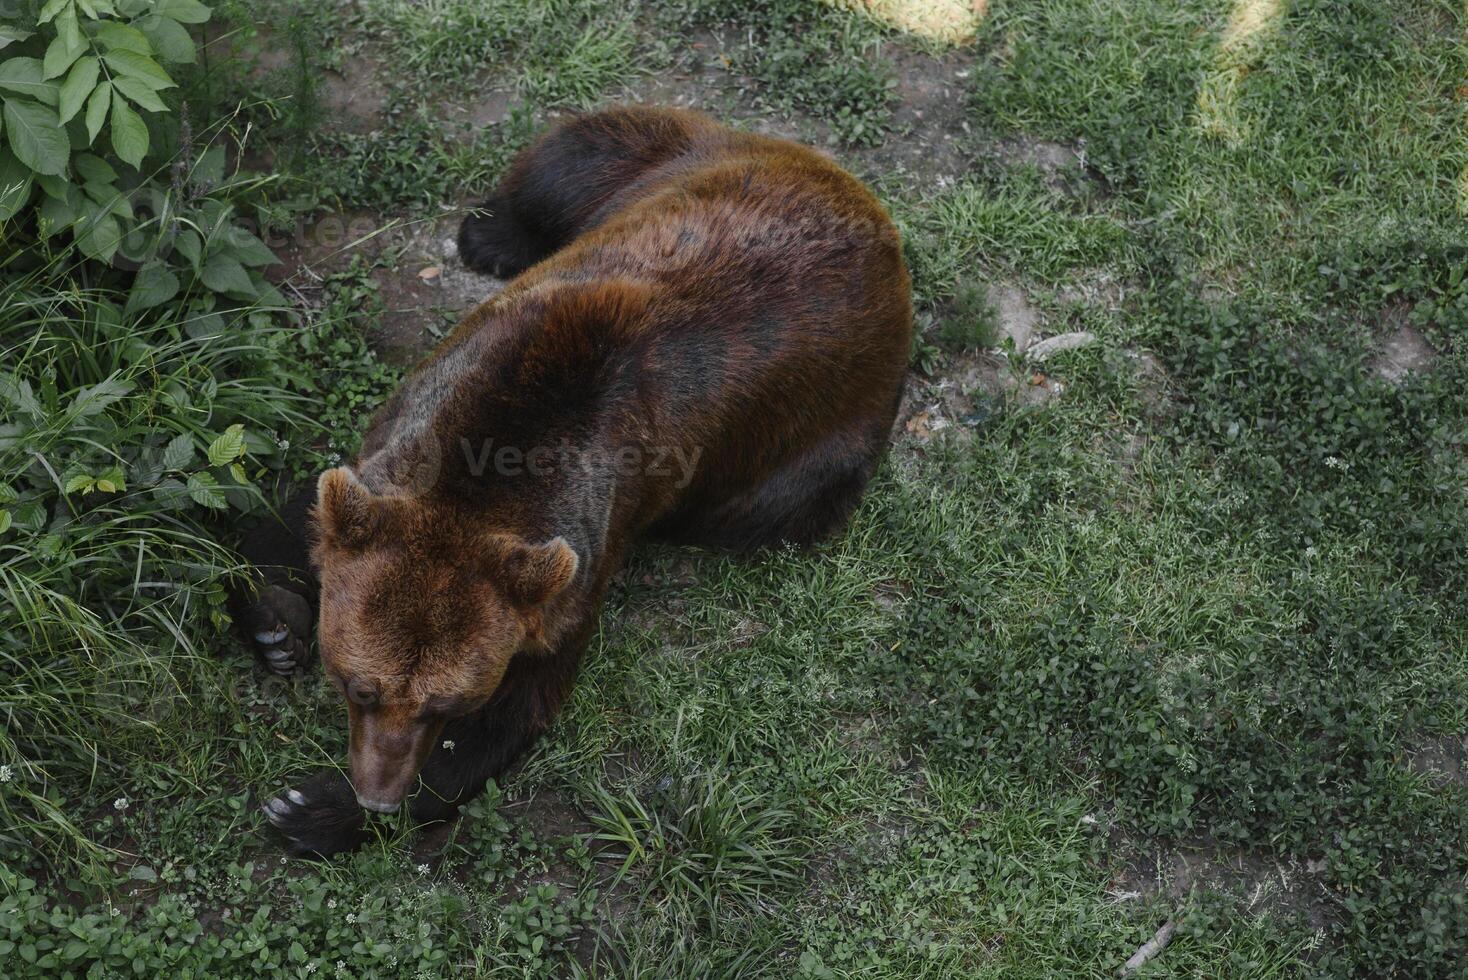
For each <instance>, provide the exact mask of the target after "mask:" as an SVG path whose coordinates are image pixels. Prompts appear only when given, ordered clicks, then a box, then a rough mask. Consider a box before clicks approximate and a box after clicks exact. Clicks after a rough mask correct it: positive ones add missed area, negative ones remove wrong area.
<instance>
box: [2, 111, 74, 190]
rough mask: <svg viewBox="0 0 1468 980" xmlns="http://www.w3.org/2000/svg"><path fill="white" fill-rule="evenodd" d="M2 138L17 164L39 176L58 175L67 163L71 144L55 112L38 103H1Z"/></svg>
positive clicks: (62, 171) (64, 169)
mask: <svg viewBox="0 0 1468 980" xmlns="http://www.w3.org/2000/svg"><path fill="white" fill-rule="evenodd" d="M4 118H5V135H6V136H7V137H8V138H9V140H10V149H11V150H12V151H13V152H14V153H15V155H16V157H17V158H18V159H19V160H20V162H21V163H23V164H25V165H26V166H27V167H30V168H31V169H32V170H34V171H35V172H36V173H40V174H62V173H65V172H66V164H67V162H68V161H69V160H70V159H71V140H69V139H67V138H66V131H65V130H64V129H62V128H61V123H60V122H59V121H58V120H57V118H56V112H55V110H53V109H48V108H46V107H45V106H43V105H41V104H40V103H39V102H29V101H26V100H24V99H11V98H6V100H5V112H4Z"/></svg>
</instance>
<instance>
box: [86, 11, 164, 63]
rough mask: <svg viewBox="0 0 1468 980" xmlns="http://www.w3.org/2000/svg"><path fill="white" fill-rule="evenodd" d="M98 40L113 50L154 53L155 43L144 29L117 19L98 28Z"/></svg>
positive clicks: (142, 53) (150, 54)
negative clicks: (150, 40) (151, 42)
mask: <svg viewBox="0 0 1468 980" xmlns="http://www.w3.org/2000/svg"><path fill="white" fill-rule="evenodd" d="M97 40H99V41H101V42H102V43H103V44H105V45H106V46H107V47H108V48H109V49H110V50H113V51H132V52H134V53H136V54H141V55H145V56H147V57H152V55H153V45H152V44H150V43H149V42H148V38H147V36H146V35H144V34H143V32H142V31H140V30H138V29H137V28H136V27H131V26H129V25H127V24H123V23H119V22H118V21H115V20H109V21H107V22H106V23H104V24H103V25H102V26H101V27H99V28H97Z"/></svg>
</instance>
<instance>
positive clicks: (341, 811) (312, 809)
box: [260, 777, 370, 857]
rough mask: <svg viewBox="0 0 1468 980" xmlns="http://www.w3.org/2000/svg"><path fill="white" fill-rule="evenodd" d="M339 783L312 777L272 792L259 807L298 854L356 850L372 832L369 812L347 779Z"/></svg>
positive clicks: (311, 855)
mask: <svg viewBox="0 0 1468 980" xmlns="http://www.w3.org/2000/svg"><path fill="white" fill-rule="evenodd" d="M336 779H337V780H339V781H340V786H336V785H334V784H332V783H323V781H321V780H313V781H312V782H310V783H307V784H306V785H304V786H302V787H301V788H300V789H288V790H286V791H285V792H284V793H282V794H280V795H279V796H273V797H271V798H270V799H269V800H267V801H266V802H265V805H264V806H262V807H261V808H260V810H261V812H262V813H264V814H265V819H266V820H269V821H270V823H271V825H272V826H273V827H275V829H276V830H278V831H280V835H281V836H282V837H284V838H285V840H286V848H287V850H288V851H289V852H290V853H291V854H292V855H294V856H296V857H328V856H330V855H332V854H340V853H341V852H343V851H350V850H354V849H355V848H357V847H359V846H361V844H362V843H363V842H364V841H366V840H367V838H368V837H369V836H370V834H369V832H368V829H367V819H366V814H364V813H363V812H362V808H361V807H359V806H358V805H357V801H356V798H355V797H354V796H353V795H352V791H351V787H350V786H349V785H348V784H347V781H346V779H344V778H341V777H336Z"/></svg>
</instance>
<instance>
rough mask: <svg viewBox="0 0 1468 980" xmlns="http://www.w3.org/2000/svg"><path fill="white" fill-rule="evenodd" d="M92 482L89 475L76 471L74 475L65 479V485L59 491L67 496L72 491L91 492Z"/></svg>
mask: <svg viewBox="0 0 1468 980" xmlns="http://www.w3.org/2000/svg"><path fill="white" fill-rule="evenodd" d="M93 482H94V481H93V480H92V478H91V477H90V476H87V474H85V473H78V474H77V475H76V476H74V477H72V478H71V479H70V480H67V481H66V486H65V487H63V488H62V491H61V492H62V493H64V494H66V495H67V496H68V497H69V496H71V495H72V494H74V493H77V492H78V491H80V492H81V493H91V492H92V484H93Z"/></svg>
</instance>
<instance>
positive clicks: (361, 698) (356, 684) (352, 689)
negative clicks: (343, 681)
mask: <svg viewBox="0 0 1468 980" xmlns="http://www.w3.org/2000/svg"><path fill="white" fill-rule="evenodd" d="M346 687H347V697H349V698H351V699H352V700H353V701H354V702H355V703H357V704H360V705H361V706H362V707H364V708H370V707H372V706H373V705H375V704H376V703H377V698H378V694H377V689H376V688H375V687H373V686H372V685H371V684H368V683H367V682H366V681H360V680H358V679H357V678H355V677H353V678H352V679H351V680H349V681H347V685H346Z"/></svg>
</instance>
